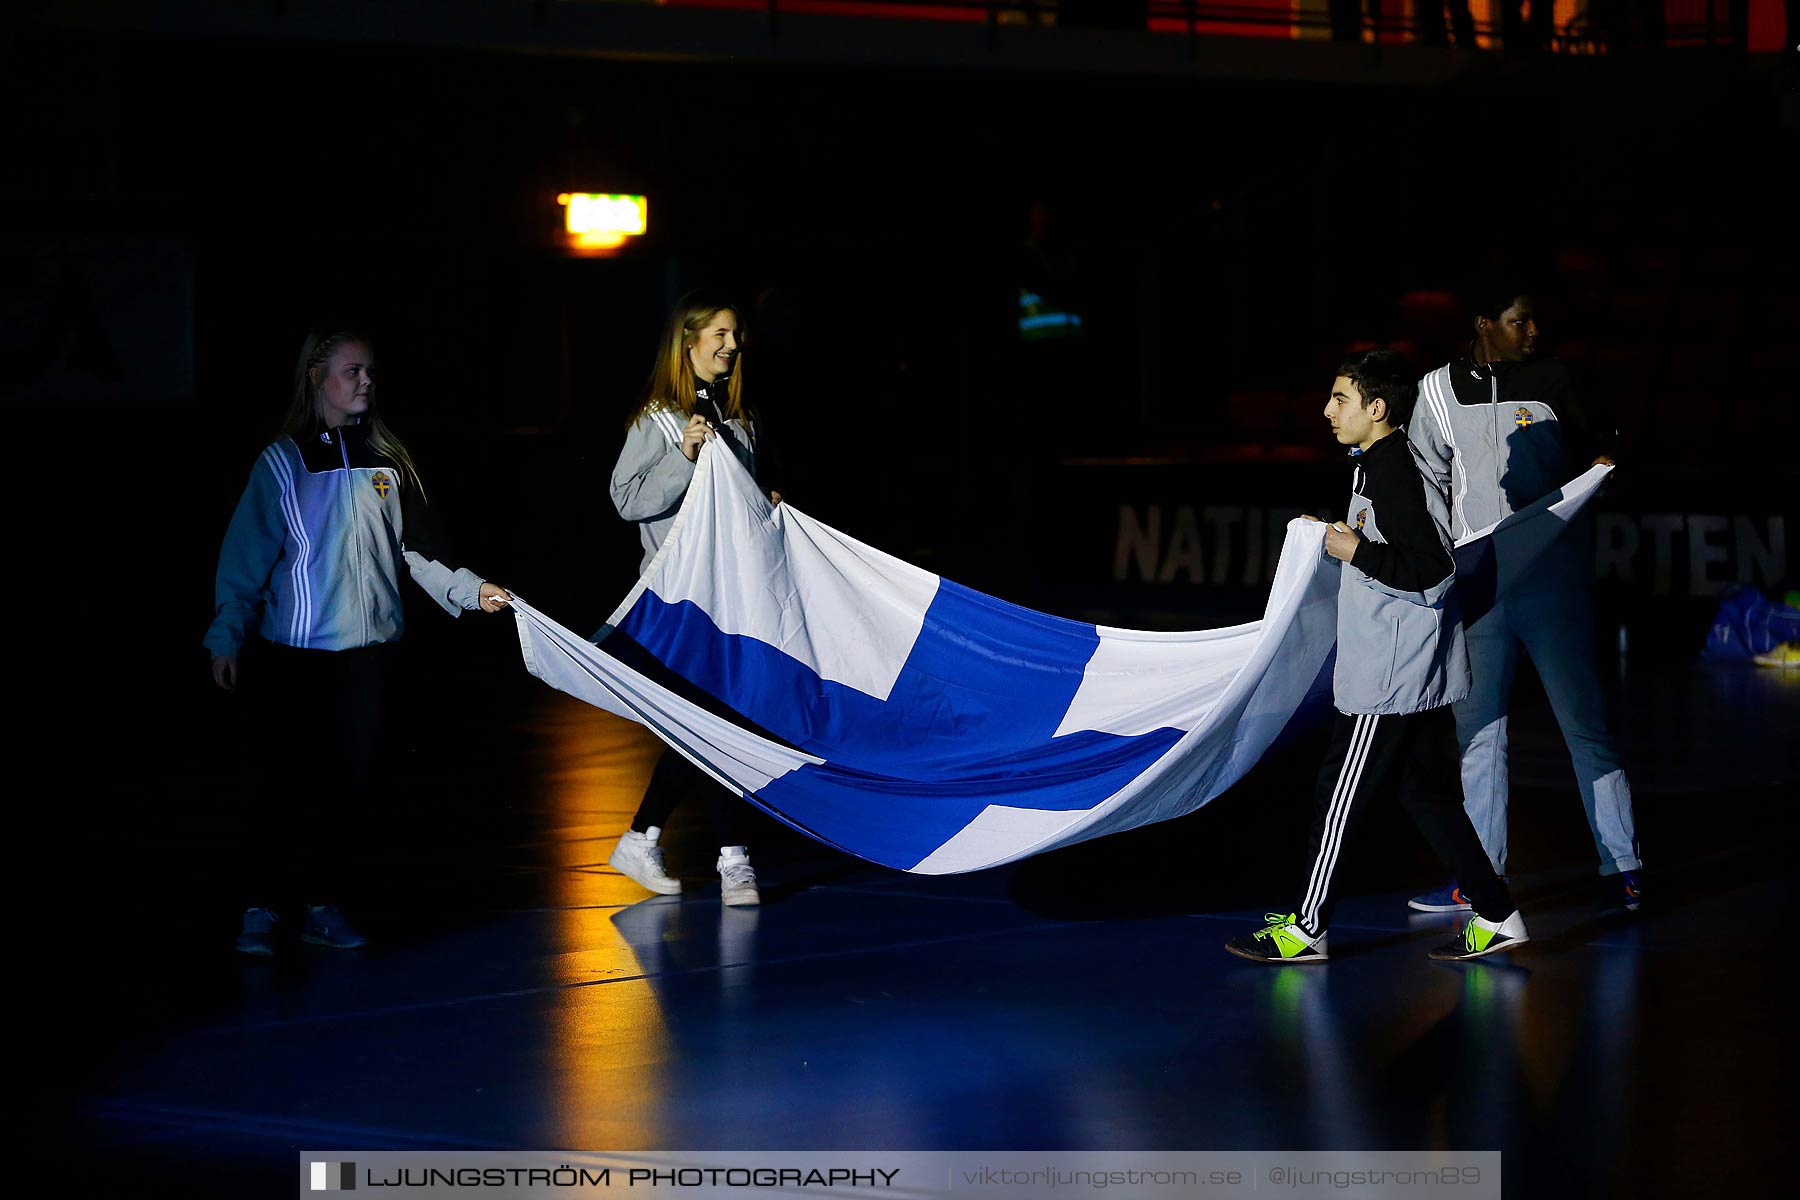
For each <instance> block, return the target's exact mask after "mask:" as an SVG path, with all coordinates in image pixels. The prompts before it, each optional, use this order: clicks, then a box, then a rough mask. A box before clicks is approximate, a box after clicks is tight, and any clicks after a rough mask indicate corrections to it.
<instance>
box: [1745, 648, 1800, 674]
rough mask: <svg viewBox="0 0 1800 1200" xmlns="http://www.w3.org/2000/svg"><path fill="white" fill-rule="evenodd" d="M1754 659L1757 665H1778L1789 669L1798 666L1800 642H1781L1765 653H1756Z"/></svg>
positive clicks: (1799, 665) (1799, 663)
mask: <svg viewBox="0 0 1800 1200" xmlns="http://www.w3.org/2000/svg"><path fill="white" fill-rule="evenodd" d="M1755 661H1756V665H1757V666H1759V667H1779V668H1781V669H1783V670H1790V671H1791V670H1793V669H1795V668H1797V667H1800V642H1783V643H1781V645H1779V646H1777V647H1775V648H1774V649H1773V650H1770V651H1769V652H1768V653H1766V654H1758V655H1757V656H1756V659H1755Z"/></svg>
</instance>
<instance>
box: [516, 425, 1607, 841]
mask: <svg viewBox="0 0 1800 1200" xmlns="http://www.w3.org/2000/svg"><path fill="white" fill-rule="evenodd" d="M1596 482H1597V481H1596ZM1545 507H1546V509H1547V507H1548V506H1545ZM1545 515H1546V516H1554V515H1555V514H1550V513H1548V512H1547V511H1546V514H1545ZM1521 516H1523V514H1521ZM1515 523H1516V522H1515ZM1560 524H1561V522H1560V521H1557V522H1556V526H1557V527H1558V528H1560ZM1323 539H1324V527H1323V526H1322V525H1319V524H1317V523H1313V522H1306V521H1295V522H1293V523H1292V524H1291V525H1290V526H1289V527H1288V533H1287V539H1286V542H1285V544H1284V546H1283V548H1282V554H1281V559H1280V562H1279V565H1278V567H1277V570H1276V577H1275V581H1274V583H1273V585H1272V586H1271V589H1270V595H1269V600H1268V603H1267V605H1266V607H1265V611H1264V614H1263V617H1262V619H1261V620H1260V621H1255V622H1251V623H1249V624H1246V625H1238V626H1233V627H1230V628H1225V629H1213V630H1201V631H1197V632H1190V633H1150V632H1140V631H1133V630H1125V629H1109V628H1106V627H1104V626H1095V625H1089V624H1083V623H1081V622H1077V621H1068V620H1063V619H1061V618H1058V617H1052V616H1047V615H1045V614H1043V613H1038V612H1033V611H1031V610H1029V609H1025V608H1020V607H1019V606H1017V605H1013V604H1008V603H1006V602H1005V601H1002V600H997V599H995V598H993V597H991V596H986V595H983V594H981V593H979V592H975V591H971V590H970V589H968V588H965V587H962V586H960V585H958V584H955V583H952V582H950V581H949V580H945V579H941V578H939V577H938V576H936V575H933V574H931V573H929V572H927V571H923V570H920V569H919V568H918V567H915V566H912V565H910V564H907V563H904V562H901V561H900V560H899V559H896V558H894V557H893V556H891V555H888V554H884V553H882V552H881V551H879V550H876V549H874V548H872V547H870V546H866V545H863V544H861V543H860V542H857V541H855V540H854V539H851V538H849V537H846V536H845V535H843V534H842V533H839V532H838V531H837V530H834V529H832V528H830V527H829V526H827V525H824V524H821V523H820V522H818V521H816V520H814V519H813V518H811V517H809V516H807V515H806V514H805V513H803V512H800V511H798V510H796V509H794V508H793V507H792V506H791V505H787V504H782V505H779V506H773V507H772V506H771V505H770V504H769V503H768V501H767V499H766V498H765V497H764V496H763V495H762V493H761V492H760V491H759V490H758V489H757V487H756V485H755V483H754V481H753V480H752V479H751V478H750V477H749V475H748V474H747V473H746V472H745V471H744V469H743V467H742V466H741V465H740V464H739V463H738V462H737V460H736V459H735V458H733V457H732V456H731V455H730V454H728V453H722V452H720V451H718V450H717V448H716V446H715V444H713V443H708V444H707V445H706V446H704V447H703V448H702V450H701V453H700V458H699V462H698V464H697V466H696V470H695V473H694V478H693V482H692V484H691V485H690V486H689V489H688V494H687V497H686V499H685V500H684V501H683V504H682V508H681V511H680V514H679V515H678V516H677V518H676V520H675V523H674V525H673V526H672V528H671V529H670V531H669V533H668V535H667V537H666V538H665V539H664V542H663V545H662V549H661V550H660V551H659V552H658V554H657V555H656V557H655V558H654V559H652V561H651V563H650V565H649V567H648V568H647V569H646V570H645V573H644V575H643V577H642V578H641V579H640V580H639V581H638V584H637V586H636V587H635V588H634V589H633V590H632V591H631V593H630V594H629V595H628V596H627V597H626V598H625V601H624V602H623V603H622V604H621V605H620V606H619V608H618V609H617V611H615V612H614V613H613V615H612V617H611V619H610V621H609V625H610V626H612V627H613V628H614V629H615V630H616V631H617V634H619V635H623V636H625V637H628V638H630V639H631V640H632V641H633V642H636V643H637V644H638V645H639V646H641V647H642V648H643V649H644V650H646V651H648V652H649V654H650V655H652V656H653V657H654V658H655V659H657V660H658V661H659V662H660V663H661V664H662V665H663V666H665V667H667V668H668V669H670V670H671V671H673V672H674V673H675V674H677V675H679V676H681V677H682V679H683V680H685V681H686V683H687V684H689V685H692V686H693V687H697V688H698V689H700V690H701V691H702V692H704V693H706V694H707V695H708V696H710V697H711V698H713V699H714V700H716V701H717V702H718V703H717V704H716V705H709V706H708V707H705V708H703V707H701V706H699V705H696V704H695V703H692V702H691V701H689V700H688V699H686V698H685V697H683V696H681V695H679V694H677V693H676V692H674V691H672V690H670V689H669V688H667V687H664V686H662V685H660V684H659V683H657V682H656V681H655V680H653V679H650V678H648V677H646V676H645V675H643V674H641V673H639V672H637V671H635V670H633V669H632V668H630V667H629V666H627V665H626V664H625V663H623V662H621V661H620V660H619V659H617V658H615V657H614V656H613V655H611V654H608V653H607V652H606V650H605V648H604V647H605V642H604V641H603V642H602V643H601V645H600V646H596V645H594V644H593V643H592V642H589V641H588V640H587V639H584V638H581V637H579V636H577V635H575V634H573V633H570V632H569V631H568V630H566V629H564V628H563V627H562V626H560V625H557V624H556V623H555V622H553V621H551V620H550V619H549V618H547V617H545V616H544V614H542V613H540V612H538V611H537V610H536V609H534V608H532V607H531V606H530V605H529V604H528V603H526V602H524V601H522V600H521V601H518V602H517V603H516V604H515V606H514V607H515V610H516V614H517V619H518V623H519V635H520V643H521V646H522V648H523V651H524V655H525V661H526V665H527V666H528V668H529V669H530V670H531V671H532V673H533V674H535V675H537V676H538V677H539V678H541V679H543V680H544V681H545V682H546V683H549V684H550V685H551V686H553V687H556V688H559V689H561V690H563V691H566V692H569V693H570V694H572V695H575V696H578V697H580V698H581V699H583V700H586V701H588V702H589V703H592V704H594V705H596V706H598V707H600V708H604V709H607V710H608V711H611V712H614V713H618V714H620V715H622V716H626V717H629V718H631V719H633V720H636V721H640V722H642V723H643V724H645V725H646V726H648V727H649V728H650V729H652V730H654V731H655V732H656V733H657V734H658V735H659V736H661V737H662V738H663V739H664V740H665V741H667V742H668V743H669V744H670V745H671V746H673V747H674V748H675V749H676V750H677V751H679V752H680V753H682V754H684V755H685V756H687V757H688V758H689V759H690V760H692V761H693V762H694V763H696V764H697V765H698V766H700V767H701V768H702V769H703V770H705V771H706V772H707V773H708V774H710V775H711V776H712V777H713V778H714V779H716V780H718V781H719V782H720V783H721V784H723V785H724V786H726V787H728V788H730V789H731V790H733V791H736V792H739V793H740V794H742V795H743V796H745V797H746V798H747V799H749V800H750V801H752V802H753V803H755V804H757V805H758V806H760V807H761V808H763V809H764V810H766V811H768V812H769V813H771V814H772V815H774V816H776V817H777V818H779V819H781V820H782V821H785V822H787V823H788V824H790V825H792V826H794V827H795V828H797V829H800V830H802V831H804V832H806V833H808V834H810V835H812V836H813V837H816V838H818V839H819V840H821V841H824V842H827V843H829V844H831V845H834V846H837V847H839V848H841V849H844V850H847V851H849V852H850V853H852V854H856V855H859V856H861V857H863V858H866V859H869V860H871V861H874V862H878V863H882V864H884V865H887V866H891V867H897V868H900V869H902V870H907V871H915V872H920V873H926V874H943V873H949V872H957V871H971V870H977V869H980V868H983V867H989V866H995V865H998V864H1000V863H1004V862H1009V861H1012V860H1014V859H1018V858H1022V857H1025V856H1026V855H1029V854H1034V853H1038V852H1041V851H1043V850H1047V849H1050V848H1052V847H1055V846H1060V845H1066V844H1068V843H1071V842H1075V841H1080V840H1083V839H1086V838H1090V837H1097V836H1100V835H1102V834H1106V833H1113V832H1117V831H1119V830H1123V829H1129V828H1133V827H1135V826H1139V825H1144V824H1148V823H1150V822H1152V821H1159V820H1165V819H1167V818H1170V817H1174V816H1179V815H1182V814H1184V813H1187V812H1191V811H1193V810H1194V809H1196V808H1198V807H1200V805H1202V804H1204V803H1206V801H1208V800H1210V799H1211V798H1213V797H1214V796H1216V795H1218V794H1219V793H1220V792H1222V791H1224V790H1225V788H1226V787H1228V786H1230V784H1231V783H1233V782H1235V781H1236V780H1237V779H1239V778H1240V777H1242V775H1243V774H1244V773H1245V772H1246V771H1247V770H1249V768H1250V767H1251V766H1252V765H1253V764H1254V763H1255V762H1256V760H1257V759H1258V758H1259V757H1261V755H1262V754H1263V752H1264V751H1265V750H1267V749H1268V747H1269V745H1270V744H1271V743H1272V742H1273V741H1274V740H1275V738H1276V736H1277V735H1278V734H1279V733H1280V732H1281V730H1282V728H1283V727H1284V726H1285V725H1286V724H1287V722H1288V720H1289V718H1290V717H1292V715H1293V714H1294V712H1295V711H1296V709H1297V708H1298V707H1299V706H1300V705H1301V704H1302V703H1303V702H1304V701H1305V699H1306V698H1307V696H1308V694H1309V693H1311V692H1312V691H1313V690H1314V688H1315V687H1316V686H1317V685H1318V684H1319V683H1320V681H1321V678H1322V668H1323V667H1324V666H1325V664H1326V661H1327V659H1328V656H1329V654H1330V652H1331V649H1332V646H1333V644H1334V641H1335V636H1336V595H1337V570H1338V565H1337V563H1336V562H1335V560H1332V559H1329V558H1327V557H1325V555H1324V554H1323V553H1322V545H1323ZM1543 540H1545V541H1547V540H1548V538H1547V537H1544V538H1543ZM1459 553H1460V552H1459ZM1323 679H1324V682H1325V685H1326V686H1329V677H1328V676H1323ZM728 713H737V714H742V716H743V717H744V718H747V719H748V724H749V725H754V726H755V728H750V727H747V725H746V724H745V723H740V722H739V721H736V720H733V719H732V718H731V716H729V715H726V714H728Z"/></svg>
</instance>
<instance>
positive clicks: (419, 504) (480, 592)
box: [400, 479, 512, 617]
mask: <svg viewBox="0 0 1800 1200" xmlns="http://www.w3.org/2000/svg"><path fill="white" fill-rule="evenodd" d="M400 521H401V530H400V555H401V557H402V558H403V559H404V560H405V562H406V571H407V574H409V575H411V576H412V578H413V582H414V583H416V584H418V585H419V586H420V587H421V588H423V589H424V590H425V593H426V595H428V596H430V597H431V598H432V599H433V600H435V601H437V603H438V607H440V608H442V609H443V610H444V611H445V612H447V613H449V614H450V615H451V616H453V617H456V616H461V615H462V614H463V613H465V612H473V611H475V610H476V609H480V610H481V611H482V612H490V613H491V612H499V611H500V610H501V609H502V608H504V607H506V605H507V604H508V603H510V602H511V600H512V596H511V595H510V594H509V593H508V592H507V590H506V589H505V588H503V587H501V586H499V585H498V584H494V583H489V582H487V581H486V580H485V579H483V578H482V577H481V576H479V575H477V574H476V573H475V572H473V571H471V570H469V569H468V568H467V567H452V566H450V565H448V562H447V561H446V560H448V559H451V558H452V557H453V556H452V555H451V554H450V551H449V547H448V546H447V545H446V543H445V539H444V536H443V532H442V529H441V527H440V526H439V524H438V521H437V515H436V513H434V512H433V511H432V508H431V505H430V504H429V503H428V502H427V501H426V500H425V498H424V497H423V496H421V495H420V494H419V488H418V485H417V481H416V480H411V479H409V480H407V481H406V482H405V483H404V484H403V485H401V488H400Z"/></svg>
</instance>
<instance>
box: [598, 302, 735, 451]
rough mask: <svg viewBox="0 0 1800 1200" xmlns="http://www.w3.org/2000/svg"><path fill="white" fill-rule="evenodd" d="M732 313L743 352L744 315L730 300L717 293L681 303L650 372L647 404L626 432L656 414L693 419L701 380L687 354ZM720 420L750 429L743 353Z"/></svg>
mask: <svg viewBox="0 0 1800 1200" xmlns="http://www.w3.org/2000/svg"><path fill="white" fill-rule="evenodd" d="M727 310H729V311H730V312H731V314H732V315H733V316H735V317H736V318H737V319H738V335H737V336H738V345H739V346H740V348H741V347H742V345H743V340H744V314H743V313H742V312H741V311H740V310H739V309H738V306H737V305H735V304H733V303H731V301H730V300H728V299H726V298H725V297H724V296H722V295H720V294H719V293H717V292H709V291H705V290H702V291H695V292H689V293H688V294H687V295H685V296H683V297H682V298H681V299H680V300H679V301H677V302H676V304H675V311H674V312H672V313H670V314H669V323H668V324H667V325H666V326H664V328H663V336H662V344H661V345H660V346H659V347H658V348H657V351H656V364H655V366H653V367H652V368H651V370H650V381H649V382H648V383H647V384H645V385H644V396H643V399H641V400H639V401H638V405H637V407H636V408H634V409H632V411H631V420H629V421H627V422H626V425H627V426H630V425H635V424H636V423H637V421H638V419H639V418H641V417H642V416H643V415H644V414H645V413H647V412H650V411H651V410H652V409H659V408H660V409H667V410H669V411H671V412H679V413H680V414H681V415H682V416H683V417H691V416H693V415H694V400H695V395H694V393H695V392H696V391H697V390H699V387H700V378H699V376H697V375H695V374H694V364H693V363H692V361H690V360H689V358H688V350H689V349H690V348H691V347H692V346H693V344H694V339H695V338H697V337H699V336H700V333H701V331H702V330H704V329H705V328H706V326H707V324H708V323H709V322H710V321H711V320H712V319H713V318H714V317H716V316H718V315H719V314H720V313H722V312H725V311H727ZM719 415H720V416H721V417H724V418H725V419H726V420H727V421H742V422H744V423H745V424H746V425H747V424H749V423H750V410H749V409H748V408H746V407H745V406H744V359H743V354H742V353H741V352H740V353H739V355H738V359H737V361H736V362H735V363H734V364H733V365H732V369H731V381H730V383H728V384H727V385H726V388H725V402H724V403H723V404H721V405H719Z"/></svg>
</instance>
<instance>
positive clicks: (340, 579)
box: [206, 425, 482, 655]
mask: <svg viewBox="0 0 1800 1200" xmlns="http://www.w3.org/2000/svg"><path fill="white" fill-rule="evenodd" d="M417 491H418V489H417V488H416V487H415V486H407V487H404V488H403V487H401V486H400V478H399V472H398V471H397V470H396V469H395V467H394V464H393V463H391V462H389V461H388V460H387V459H385V458H383V457H381V456H380V455H377V454H376V453H375V452H374V451H372V450H371V449H370V448H369V444H368V437H367V434H366V433H365V431H364V430H363V428H362V427H361V426H359V425H344V426H340V427H339V428H336V429H327V430H321V431H320V432H318V433H315V434H307V435H302V436H301V437H300V438H298V439H296V438H292V437H283V438H280V439H279V440H277V441H275V442H274V443H272V444H271V445H269V446H268V447H267V448H266V449H264V450H263V452H262V456H261V457H259V458H258V459H257V460H256V466H255V467H253V468H252V469H251V471H250V482H249V484H248V486H246V487H245V488H244V494H243V497H242V498H241V499H240V500H239V501H238V505H237V511H236V512H234V513H233V514H232V516H231V524H230V526H229V527H228V528H227V529H226V531H225V544H224V546H223V547H222V548H221V549H220V551H219V573H218V576H217V580H216V584H215V588H214V602H215V608H214V615H213V622H212V626H211V628H209V629H208V630H207V631H206V648H207V650H209V651H211V652H212V653H213V654H215V655H235V654H237V653H238V652H239V651H240V650H241V649H242V648H243V645H244V642H245V640H246V639H247V638H248V637H249V634H250V631H251V630H252V629H254V630H256V631H257V632H259V633H260V634H261V635H262V636H263V637H264V638H265V639H267V640H268V641H271V642H279V643H280V644H282V645H284V646H298V647H302V648H306V649H313V650H352V649H356V648H357V647H361V646H372V645H376V644H379V643H382V642H392V641H396V640H398V638H399V637H400V634H401V632H402V631H403V628H404V624H405V618H404V614H403V610H402V605H401V600H400V565H401V563H402V562H404V563H405V565H406V568H407V570H408V572H409V573H410V574H411V575H412V577H413V581H414V582H416V583H417V584H418V585H419V586H420V587H422V588H424V589H425V591H426V592H427V593H429V594H430V596H431V598H432V599H433V600H436V601H437V602H438V604H439V605H440V606H441V607H442V608H443V609H444V611H445V612H448V613H449V614H450V615H451V616H457V615H459V614H460V613H462V612H463V611H464V610H472V609H475V608H478V607H480V604H481V584H482V579H481V577H480V576H479V575H476V574H475V573H474V572H473V571H470V570H467V569H466V568H465V569H455V568H451V567H447V566H445V565H444V564H443V563H442V562H440V561H438V558H437V548H436V547H435V546H434V545H433V543H434V541H435V539H434V538H433V537H432V535H431V532H430V526H431V521H430V519H429V517H428V515H427V511H426V507H425V504H424V502H423V501H422V500H421V499H420V498H419V497H418V494H417Z"/></svg>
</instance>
